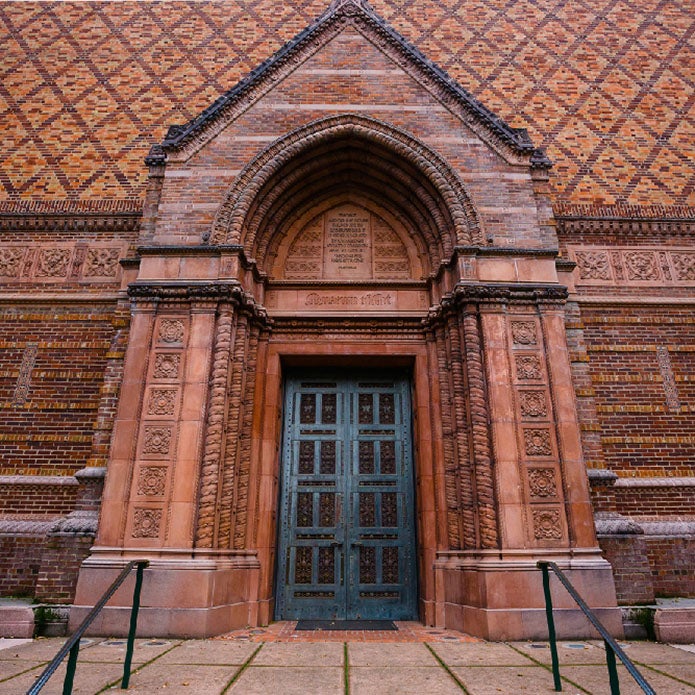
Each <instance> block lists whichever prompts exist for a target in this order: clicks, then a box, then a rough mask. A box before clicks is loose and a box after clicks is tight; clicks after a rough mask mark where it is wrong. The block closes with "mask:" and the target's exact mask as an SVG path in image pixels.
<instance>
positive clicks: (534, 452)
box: [524, 429, 553, 456]
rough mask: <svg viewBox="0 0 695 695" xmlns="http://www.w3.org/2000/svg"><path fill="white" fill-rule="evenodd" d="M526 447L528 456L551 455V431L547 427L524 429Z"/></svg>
mask: <svg viewBox="0 0 695 695" xmlns="http://www.w3.org/2000/svg"><path fill="white" fill-rule="evenodd" d="M524 447H525V451H526V455H527V456H551V455H552V453H553V448H552V446H551V444H550V431H549V430H546V429H535V430H530V429H529V430H524Z"/></svg>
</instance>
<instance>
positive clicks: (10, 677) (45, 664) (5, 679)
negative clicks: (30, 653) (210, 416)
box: [0, 661, 48, 683]
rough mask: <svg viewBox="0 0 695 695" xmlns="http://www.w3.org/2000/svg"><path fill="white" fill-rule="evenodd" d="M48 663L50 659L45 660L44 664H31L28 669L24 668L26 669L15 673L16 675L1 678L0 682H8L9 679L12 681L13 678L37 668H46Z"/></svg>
mask: <svg viewBox="0 0 695 695" xmlns="http://www.w3.org/2000/svg"><path fill="white" fill-rule="evenodd" d="M47 665H48V661H44V662H43V663H42V664H36V666H30V667H29V668H27V669H24V671H20V672H19V673H15V674H14V676H7V678H0V683H7V681H11V680H12V679H13V678H18V677H19V676H23V675H24V674H25V673H29V671H35V670H36V669H37V668H45V667H46V666H47Z"/></svg>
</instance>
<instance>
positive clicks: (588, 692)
mask: <svg viewBox="0 0 695 695" xmlns="http://www.w3.org/2000/svg"><path fill="white" fill-rule="evenodd" d="M505 644H506V645H507V646H508V647H511V648H512V649H513V650H514V651H515V652H516V653H517V654H521V656H525V657H526V658H527V659H529V661H533V663H534V664H536V665H537V666H541V667H542V668H544V669H545V670H546V671H548V672H549V673H550V675H551V676H552V675H553V667H552V666H550V665H549V664H544V663H543V662H542V661H538V659H534V658H533V657H532V656H531V655H530V654H527V653H526V652H524V651H522V650H521V649H517V648H516V647H515V646H514V645H513V644H510V643H509V642H505ZM560 679H561V680H563V681H565V683H569V684H570V685H571V686H573V687H574V688H579V690H581V691H582V692H583V693H586V695H591V691H590V690H587V689H586V688H582V686H581V685H579V683H575V682H574V681H573V680H570V679H569V678H567V677H566V676H563V675H562V674H560Z"/></svg>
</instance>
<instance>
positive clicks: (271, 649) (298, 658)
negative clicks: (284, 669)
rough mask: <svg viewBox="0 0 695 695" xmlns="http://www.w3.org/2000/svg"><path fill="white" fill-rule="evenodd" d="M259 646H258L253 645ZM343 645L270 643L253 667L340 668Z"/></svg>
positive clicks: (259, 654) (327, 643) (326, 643)
mask: <svg viewBox="0 0 695 695" xmlns="http://www.w3.org/2000/svg"><path fill="white" fill-rule="evenodd" d="M252 646H254V647H255V646H257V645H252ZM343 654H344V648H343V645H342V644H340V643H338V642H324V643H321V642H308V643H305V644H287V643H284V642H279V643H278V642H275V643H273V642H270V643H266V644H265V645H263V649H261V651H260V652H259V653H258V654H257V655H256V657H255V658H254V660H253V666H290V667H294V666H317V665H320V666H340V667H342V665H343Z"/></svg>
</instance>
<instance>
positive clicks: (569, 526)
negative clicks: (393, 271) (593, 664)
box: [438, 284, 621, 639]
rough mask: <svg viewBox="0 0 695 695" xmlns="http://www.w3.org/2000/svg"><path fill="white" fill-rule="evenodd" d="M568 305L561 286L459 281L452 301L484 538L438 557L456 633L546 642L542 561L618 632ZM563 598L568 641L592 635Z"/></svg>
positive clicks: (561, 616) (561, 615)
mask: <svg viewBox="0 0 695 695" xmlns="http://www.w3.org/2000/svg"><path fill="white" fill-rule="evenodd" d="M565 298H566V291H565V290H564V288H561V287H545V286H541V287H532V286H528V285H501V284H500V285H492V286H487V287H482V286H477V285H472V284H468V285H466V284H460V285H459V286H457V287H456V289H455V291H454V292H453V293H452V294H451V296H450V297H448V298H446V300H445V302H443V304H444V305H445V306H446V305H451V306H453V307H456V311H457V312H458V315H459V317H460V318H459V323H460V324H461V325H462V327H463V331H462V335H463V345H462V353H463V355H464V357H465V365H466V376H467V379H466V393H465V396H466V398H467V400H468V403H469V412H470V435H469V441H470V449H471V451H472V452H473V468H474V481H473V485H474V495H475V500H476V512H477V513H476V524H477V529H478V534H479V540H478V545H477V548H476V549H472V550H465V549H464V550H461V551H458V552H454V551H453V550H450V551H448V552H443V553H440V558H439V561H438V564H439V566H440V567H442V568H446V571H445V575H446V581H445V584H446V587H447V589H446V591H447V594H448V595H449V596H450V597H451V600H450V601H449V606H448V611H447V613H448V617H447V624H448V625H450V626H452V627H458V628H459V629H463V630H468V631H471V632H474V633H475V634H480V635H483V636H486V637H488V638H491V639H519V638H522V637H524V638H528V637H531V638H533V637H534V636H535V637H543V635H544V634H545V632H546V629H547V628H546V624H545V617H544V611H543V605H544V604H543V592H542V586H541V576H540V572H539V571H538V570H537V569H536V562H537V561H538V560H540V559H551V560H553V561H555V562H557V563H558V564H559V565H560V566H561V568H563V569H564V570H565V571H567V573H568V574H569V575H570V578H571V580H572V581H573V582H574V583H575V585H576V586H577V588H578V590H579V591H580V593H582V595H583V596H584V597H585V599H586V600H587V602H588V603H589V604H590V605H591V606H592V607H595V608H598V609H599V612H600V614H601V616H602V618H603V619H604V620H605V621H607V623H608V626H609V629H611V630H613V631H614V632H616V633H618V634H619V633H620V631H621V621H620V613H619V611H618V610H617V608H616V602H615V594H614V589H613V578H612V574H611V570H610V566H609V565H608V563H606V562H605V560H603V559H602V558H601V554H600V550H599V548H598V546H597V542H596V536H595V534H594V530H593V523H592V515H591V507H590V500H589V491H588V485H587V478H586V471H585V467H584V462H583V457H582V452H581V444H580V437H579V423H578V419H577V412H576V404H575V400H574V391H573V387H572V382H571V373H570V365H569V358H568V350H567V343H566V338H565V334H564V315H563V304H564V300H565ZM452 350H453V354H454V355H455V354H456V342H455V341H452ZM457 388H458V387H457ZM555 601H556V606H557V609H558V611H557V613H558V617H557V619H558V626H559V630H560V632H561V633H563V634H565V635H567V636H569V635H573V636H575V637H576V636H580V635H582V634H584V635H586V636H588V635H589V634H590V629H589V625H588V622H587V623H585V621H584V619H583V618H582V617H581V614H580V613H579V611H578V609H576V607H575V606H573V604H572V602H571V600H570V599H569V597H568V596H567V595H566V594H563V593H562V592H558V594H557V596H556V597H555Z"/></svg>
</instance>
